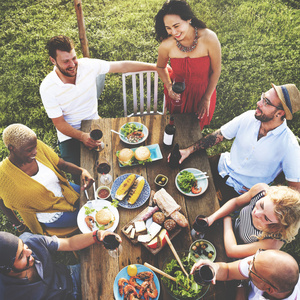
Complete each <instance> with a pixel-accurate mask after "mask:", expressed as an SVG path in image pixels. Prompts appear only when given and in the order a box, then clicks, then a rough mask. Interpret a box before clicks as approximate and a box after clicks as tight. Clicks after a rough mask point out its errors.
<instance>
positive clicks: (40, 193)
mask: <svg viewBox="0 0 300 300" xmlns="http://www.w3.org/2000/svg"><path fill="white" fill-rule="evenodd" d="M36 159H37V160H38V161H39V162H41V163H43V164H44V165H45V166H47V167H48V168H50V169H51V170H52V171H54V173H55V174H56V176H57V177H58V179H59V182H60V186H61V189H62V193H63V196H64V197H56V196H54V194H53V193H52V192H51V191H49V190H47V189H46V188H45V187H44V186H43V185H42V184H40V183H38V182H37V181H36V180H34V179H32V178H31V177H30V176H28V175H27V174H26V173H24V172H23V171H22V170H21V169H19V168H18V167H16V166H15V165H14V164H12V163H11V161H10V160H9V159H8V158H6V159H4V160H3V161H2V162H1V163H0V198H1V199H2V200H3V202H4V204H5V206H6V207H8V208H10V209H12V210H17V211H18V212H19V214H20V216H21V217H22V219H23V221H24V223H25V224H26V225H27V227H28V228H29V229H30V230H31V231H32V232H33V233H39V234H43V228H42V226H41V224H40V223H39V222H38V220H37V218H36V213H37V212H48V213H51V212H60V211H74V210H75V208H74V203H75V202H76V200H77V199H78V197H79V194H78V193H76V192H75V191H74V189H73V188H72V187H71V186H70V184H69V182H68V180H67V178H66V176H65V174H64V172H62V171H61V170H59V168H58V167H57V164H58V161H59V157H58V155H57V154H56V153H55V152H54V151H53V150H52V149H51V148H50V147H48V146H47V145H45V144H44V143H43V142H41V141H39V140H38V141H37V155H36Z"/></svg>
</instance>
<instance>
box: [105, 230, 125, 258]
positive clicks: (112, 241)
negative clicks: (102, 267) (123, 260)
mask: <svg viewBox="0 0 300 300" xmlns="http://www.w3.org/2000/svg"><path fill="white" fill-rule="evenodd" d="M103 244H104V247H105V248H106V249H107V250H108V254H109V255H110V256H111V257H113V258H117V257H118V256H119V254H120V252H121V251H122V246H121V244H120V241H119V239H118V237H117V236H115V235H113V234H109V235H106V236H105V238H104V239H103Z"/></svg>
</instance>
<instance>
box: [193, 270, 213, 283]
mask: <svg viewBox="0 0 300 300" xmlns="http://www.w3.org/2000/svg"><path fill="white" fill-rule="evenodd" d="M193 275H194V280H195V282H196V283H197V284H199V285H201V286H204V285H209V284H210V283H211V282H212V280H213V278H214V276H215V271H214V269H213V268H212V267H211V266H210V265H202V266H201V267H200V268H199V269H197V270H195V272H194V274H193Z"/></svg>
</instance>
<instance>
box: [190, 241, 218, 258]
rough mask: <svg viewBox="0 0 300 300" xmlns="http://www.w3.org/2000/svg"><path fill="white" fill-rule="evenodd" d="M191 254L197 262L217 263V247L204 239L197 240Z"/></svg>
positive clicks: (193, 244)
mask: <svg viewBox="0 0 300 300" xmlns="http://www.w3.org/2000/svg"><path fill="white" fill-rule="evenodd" d="M190 253H191V255H192V256H193V258H194V259H195V260H196V261H198V260H199V259H209V260H211V261H215V259H216V256H217V252H216V248H215V246H214V245H213V244H212V243H211V242H209V241H207V240H203V239H200V240H196V241H194V242H193V243H192V244H191V246H190Z"/></svg>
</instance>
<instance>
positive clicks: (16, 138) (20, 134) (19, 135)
mask: <svg viewBox="0 0 300 300" xmlns="http://www.w3.org/2000/svg"><path fill="white" fill-rule="evenodd" d="M32 138H36V134H35V133H34V131H33V130H31V129H30V128H29V127H27V126H25V125H23V124H18V123H16V124H11V125H9V126H7V127H6V128H5V129H4V130H3V134H2V139H3V142H4V144H5V146H6V148H8V145H12V146H13V147H16V148H17V149H19V148H20V147H21V146H23V145H24V144H25V143H26V142H28V140H30V139H32Z"/></svg>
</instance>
